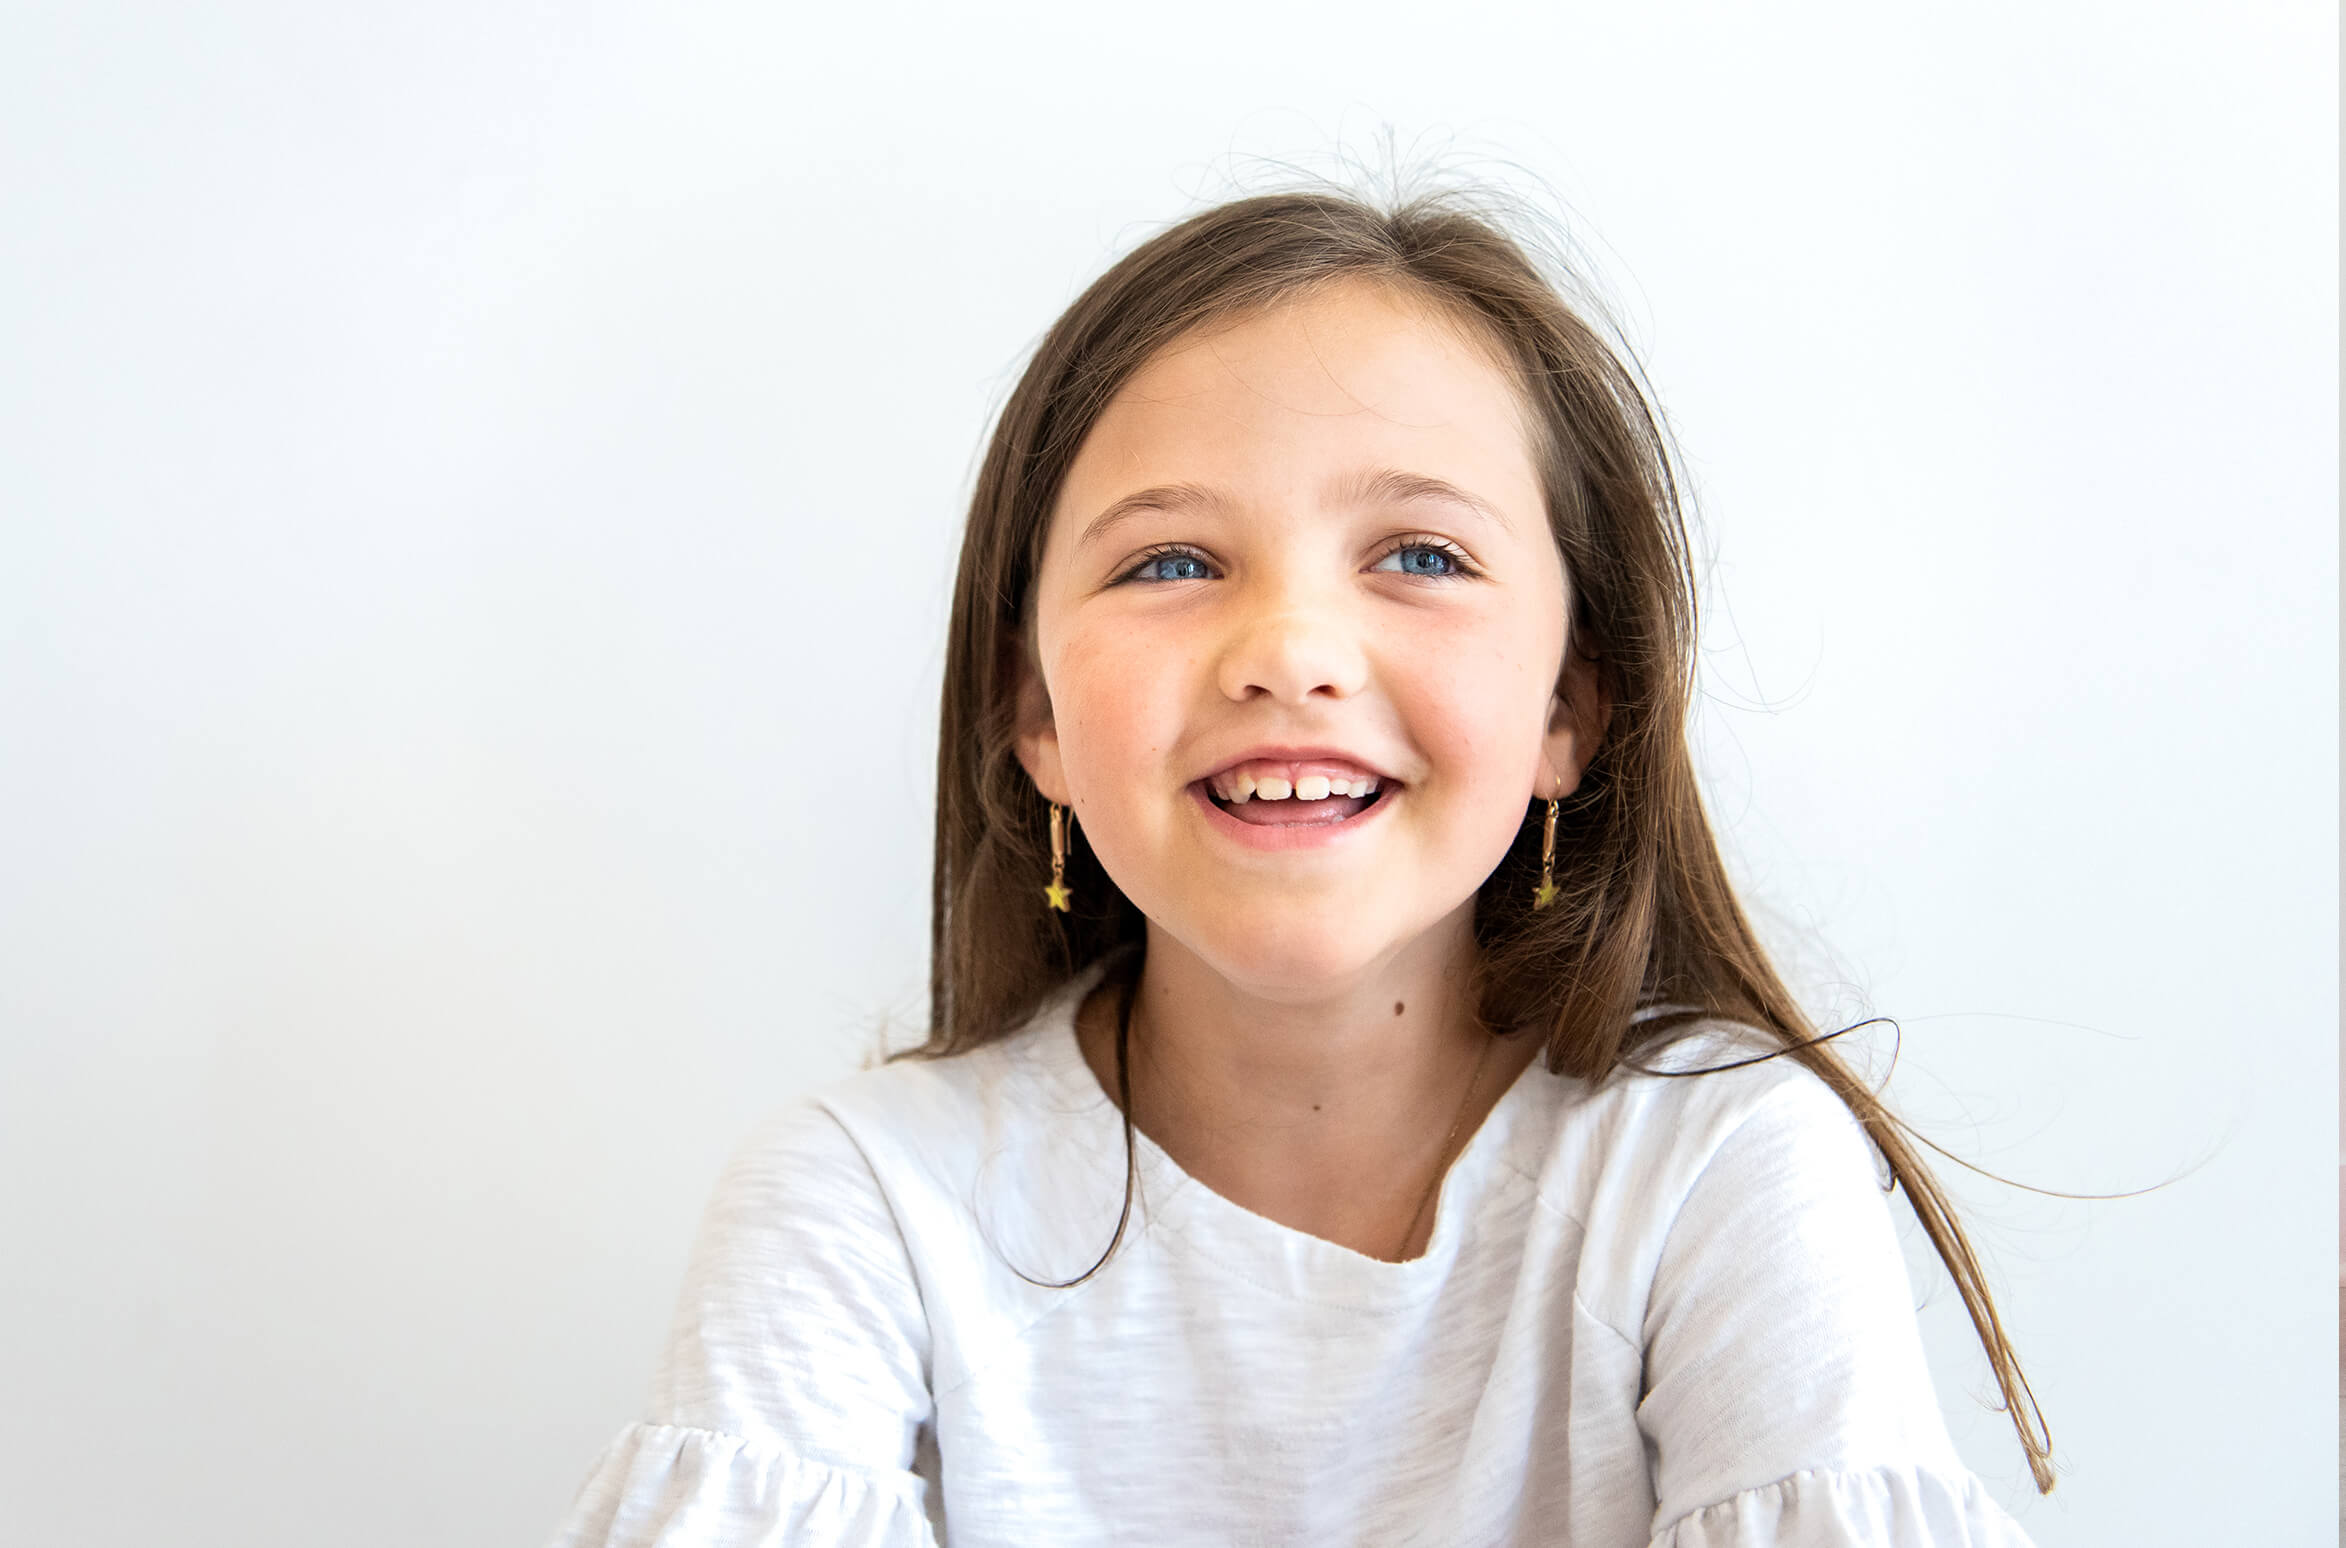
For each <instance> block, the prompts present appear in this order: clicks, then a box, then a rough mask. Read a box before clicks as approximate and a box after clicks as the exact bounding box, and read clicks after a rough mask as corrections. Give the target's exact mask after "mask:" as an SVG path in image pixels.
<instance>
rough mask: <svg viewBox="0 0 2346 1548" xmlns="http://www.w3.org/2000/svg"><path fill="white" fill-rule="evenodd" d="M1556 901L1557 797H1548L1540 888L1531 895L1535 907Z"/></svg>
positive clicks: (1542, 830)
mask: <svg viewBox="0 0 2346 1548" xmlns="http://www.w3.org/2000/svg"><path fill="white" fill-rule="evenodd" d="M1555 901H1556V798H1555V797H1554V796H1550V797H1548V821H1547V825H1546V826H1545V827H1543V828H1542V829H1541V830H1540V889H1539V891H1537V892H1535V893H1533V894H1532V895H1531V906H1532V907H1533V908H1546V907H1547V906H1548V905H1549V904H1551V903H1553V902H1555Z"/></svg>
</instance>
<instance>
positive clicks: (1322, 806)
mask: <svg viewBox="0 0 2346 1548" xmlns="http://www.w3.org/2000/svg"><path fill="white" fill-rule="evenodd" d="M1374 800H1376V797H1375V796H1373V795H1365V796H1333V795H1332V796H1329V797H1327V798H1326V799H1325V800H1319V801H1298V800H1296V799H1295V798H1294V797H1292V796H1290V797H1289V798H1288V799H1286V800H1284V801H1265V800H1263V799H1262V798H1260V797H1259V796H1258V797H1257V798H1255V799H1254V800H1251V801H1238V802H1216V803H1215V804H1216V805H1218V806H1220V807H1221V808H1222V810H1224V811H1226V812H1228V813H1229V814H1230V815H1231V816H1233V817H1235V818H1237V819H1238V820H1239V821H1240V822H1251V823H1253V824H1254V825H1255V826H1256V827H1258V828H1283V827H1308V826H1311V825H1313V824H1315V823H1329V822H1342V821H1343V820H1344V819H1345V818H1347V817H1352V816H1356V815H1358V814H1359V813H1361V812H1364V811H1366V810H1368V807H1369V803H1370V802H1372V801H1374Z"/></svg>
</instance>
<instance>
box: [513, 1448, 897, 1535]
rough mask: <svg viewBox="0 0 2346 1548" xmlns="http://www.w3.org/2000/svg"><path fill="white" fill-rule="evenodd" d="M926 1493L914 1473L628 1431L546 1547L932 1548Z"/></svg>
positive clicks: (601, 1460) (609, 1450)
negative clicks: (707, 1544) (714, 1544)
mask: <svg viewBox="0 0 2346 1548" xmlns="http://www.w3.org/2000/svg"><path fill="white" fill-rule="evenodd" d="M928 1488H929V1484H928V1480H926V1479H925V1478H922V1477H921V1476H920V1475H919V1474H918V1473H914V1472H909V1471H903V1470H897V1469H889V1468H857V1467H843V1466H839V1465H836V1464H833V1463H826V1462H815V1461H810V1460H809V1459H807V1458H805V1457H802V1456H798V1455H795V1454H793V1453H792V1452H791V1451H790V1450H789V1449H788V1448H786V1447H784V1446H781V1445H778V1444H775V1443H771V1442H765V1441H756V1440H745V1439H743V1438H742V1437H741V1436H738V1435H723V1434H719V1433H718V1432H716V1431H714V1430H696V1429H687V1428H685V1427H683V1426H681V1425H672V1424H635V1425H630V1426H628V1427H627V1428H626V1429H625V1430H622V1431H621V1432H620V1433H619V1436H618V1438H617V1439H616V1440H614V1441H612V1442H611V1444H610V1445H609V1446H608V1447H606V1448H604V1451H603V1454H602V1456H601V1457H600V1458H599V1459H598V1460H597V1461H596V1463H595V1467H594V1471H593V1472H591V1473H590V1474H588V1475H587V1481H586V1483H585V1484H584V1486H582V1487H581V1488H580V1490H579V1492H578V1498H577V1500H576V1501H575V1502H574V1503H573V1504H572V1506H571V1508H570V1516H569V1519H568V1520H567V1521H565V1522H564V1523H563V1526H562V1530H561V1531H560V1533H559V1534H557V1535H556V1537H555V1538H554V1544H553V1548H683V1545H686V1544H704V1543H723V1544H725V1545H727V1548H734V1545H739V1548H782V1545H784V1544H788V1545H790V1548H937V1539H936V1534H935V1533H934V1532H933V1531H932V1530H931V1529H930V1525H929V1517H928V1511H927V1504H928Z"/></svg>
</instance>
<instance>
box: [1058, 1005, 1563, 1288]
mask: <svg viewBox="0 0 2346 1548" xmlns="http://www.w3.org/2000/svg"><path fill="white" fill-rule="evenodd" d="M1107 967H1108V961H1107V959H1105V958H1103V959H1101V960H1099V961H1095V962H1093V963H1091V964H1090V965H1089V966H1087V967H1085V968H1084V969H1083V970H1082V971H1081V972H1079V973H1077V974H1076V975H1075V976H1074V977H1073V978H1071V979H1069V980H1068V981H1067V982H1066V983H1064V984H1062V985H1061V986H1060V987H1059V988H1058V989H1057V990H1056V991H1054V992H1053V996H1052V997H1051V998H1050V999H1049V1000H1046V1001H1045V1002H1044V1004H1043V1005H1042V1006H1041V1007H1040V1008H1039V1009H1038V1010H1037V1012H1036V1015H1035V1018H1034V1023H1033V1024H1032V1025H1031V1026H1030V1028H1029V1039H1028V1042H1029V1046H1030V1048H1031V1050H1032V1055H1033V1058H1034V1060H1035V1064H1036V1070H1037V1073H1038V1075H1039V1076H1040V1077H1041V1078H1042V1080H1043V1081H1044V1082H1045V1084H1046V1085H1047V1086H1048V1087H1049V1088H1050V1089H1051V1094H1052V1097H1053V1101H1052V1103H1051V1107H1052V1110H1053V1111H1054V1112H1055V1113H1057V1114H1059V1115H1061V1116H1062V1117H1063V1119H1064V1121H1065V1122H1067V1123H1069V1124H1071V1125H1074V1126H1075V1127H1076V1129H1077V1130H1078V1131H1079V1132H1078V1138H1079V1139H1080V1141H1081V1144H1080V1146H1079V1153H1080V1154H1082V1155H1085V1156H1087V1157H1091V1158H1095V1159H1096V1158H1099V1157H1106V1158H1107V1159H1108V1160H1109V1161H1111V1162H1112V1163H1113V1164H1114V1166H1115V1167H1116V1168H1117V1169H1118V1171H1119V1172H1120V1171H1121V1168H1122V1166H1123V1155H1124V1117H1123V1114H1122V1112H1121V1111H1120V1110H1119V1109H1118V1108H1117V1106H1116V1104H1115V1102H1114V1101H1113V1100H1111V1099H1110V1098H1109V1096H1108V1093H1107V1092H1106V1091H1105V1090H1103V1089H1102V1088H1101V1086H1100V1082H1099V1078H1098V1077H1097V1076H1095V1075H1094V1074H1093V1073H1092V1068H1091V1065H1090V1064H1088V1063H1087V1062H1085V1060H1084V1057H1083V1048H1082V1045H1081V1044H1080V1043H1078V1042H1077V1041H1076V1036H1075V1013H1076V1010H1077V1008H1078V1007H1080V1006H1081V1005H1082V1004H1083V1001H1084V998H1085V997H1086V996H1087V995H1089V994H1090V993H1091V991H1092V990H1093V989H1095V988H1096V987H1098V985H1099V983H1100V980H1101V977H1102V976H1103V974H1104V973H1105V972H1106V970H1107ZM1545 1073H1546V1064H1545V1061H1544V1060H1541V1059H1534V1060H1532V1061H1531V1062H1530V1063H1529V1064H1527V1065H1525V1066H1524V1067H1523V1069H1521V1070H1520V1071H1518V1072H1517V1073H1516V1076H1515V1079H1514V1081H1513V1083H1512V1084H1510V1085H1509V1086H1508V1088H1507V1089H1506V1091H1505V1092H1503V1093H1501V1095H1500V1097H1499V1100H1498V1101H1497V1102H1496V1103H1494V1104H1493V1105H1492V1107H1491V1110H1490V1111H1489V1112H1488V1113H1486V1114H1485V1115H1484V1116H1483V1121H1482V1123H1481V1124H1480V1125H1479V1126H1478V1127H1477V1128H1476V1129H1475V1131H1474V1133H1473V1134H1472V1135H1471V1136H1470V1137H1469V1138H1468V1139H1467V1142H1466V1146H1465V1148H1464V1149H1462V1150H1461V1151H1460V1152H1459V1153H1458V1156H1457V1158H1456V1159H1454V1160H1453V1161H1452V1162H1451V1163H1450V1167H1449V1169H1448V1170H1447V1171H1446V1172H1444V1173H1443V1175H1442V1182H1441V1186H1440V1189H1439V1191H1438V1193H1437V1195H1436V1197H1435V1201H1434V1225H1433V1231H1432V1234H1431V1236H1430V1237H1429V1239H1428V1241H1427V1243H1426V1248H1425V1251H1424V1252H1422V1253H1420V1254H1419V1255H1418V1256H1417V1257H1414V1258H1411V1259H1410V1260H1408V1261H1407V1262H1405V1263H1388V1262H1386V1261H1385V1260H1383V1259H1381V1258H1372V1257H1370V1256H1369V1255H1368V1254H1366V1253H1362V1252H1356V1251H1354V1250H1353V1249H1352V1248H1350V1247H1346V1246H1344V1245H1343V1244H1341V1243H1338V1242H1331V1241H1329V1240H1327V1239H1326V1238H1324V1237H1319V1236H1314V1235H1312V1234H1311V1233H1310V1232H1308V1231H1299V1230H1297V1229H1295V1228H1294V1227H1292V1226H1286V1225H1281V1224H1280V1223H1279V1222H1278V1221H1276V1220H1272V1219H1270V1218H1269V1217H1268V1216H1265V1215H1258V1214H1256V1213H1255V1212H1254V1211H1253V1210H1250V1209H1248V1208H1247V1207H1246V1206H1244V1205H1243V1204H1239V1203H1237V1202H1236V1201H1235V1200H1232V1199H1228V1198H1225V1197H1224V1196H1222V1195H1221V1194H1219V1193H1216V1192H1215V1191H1214V1190H1213V1189H1211V1188H1209V1187H1207V1186H1206V1185H1205V1184H1203V1183H1201V1182H1199V1181H1198V1180H1197V1179H1196V1178H1194V1177H1192V1176H1190V1175H1189V1174H1188V1173H1187V1172H1186V1171H1184V1170H1183V1169H1182V1167H1181V1165H1180V1163H1178V1162H1176V1161H1175V1160H1174V1159H1173V1157H1172V1156H1171V1155H1170V1154H1168V1153H1167V1152H1166V1151H1165V1149H1164V1148H1163V1147H1162V1146H1160V1145H1158V1144H1157V1142H1156V1141H1155V1140H1153V1139H1151V1138H1149V1136H1148V1135H1147V1134H1146V1133H1145V1132H1143V1131H1142V1130H1141V1129H1140V1128H1138V1127H1137V1126H1136V1127H1135V1128H1134V1129H1133V1131H1132V1138H1133V1149H1134V1154H1135V1156H1136V1158H1137V1161H1138V1164H1139V1169H1140V1174H1141V1189H1142V1198H1143V1201H1144V1202H1145V1206H1146V1215H1145V1218H1146V1219H1147V1220H1148V1221H1149V1222H1150V1224H1151V1225H1152V1226H1153V1227H1156V1228H1159V1229H1161V1230H1162V1231H1163V1232H1164V1236H1165V1241H1166V1244H1167V1245H1168V1246H1171V1247H1174V1248H1177V1249H1181V1250H1186V1251H1188V1252H1189V1253H1191V1255H1193V1256H1194V1257H1196V1258H1198V1259H1200V1260H1202V1261H1204V1262H1206V1263H1209V1264H1211V1265H1212V1266H1213V1267H1214V1268H1216V1269H1218V1270H1220V1271H1222V1272H1226V1273H1229V1274H1233V1275H1235V1276H1237V1277H1238V1278H1240V1279H1243V1280H1246V1281H1248V1282H1250V1283H1252V1284H1253V1285H1255V1286H1256V1287H1258V1288H1260V1289H1263V1290H1268V1291H1270V1292H1272V1293H1273V1294H1276V1295H1281V1296H1285V1297H1288V1298H1291V1299H1294V1300H1299V1301H1309V1302H1314V1303H1317V1304H1320V1305H1327V1306H1338V1307H1350V1308H1354V1309H1357V1310H1364V1311H1367V1310H1380V1309H1384V1308H1388V1307H1399V1306H1408V1305H1413V1304H1416V1303H1418V1302H1421V1301H1424V1300H1425V1299H1427V1298H1428V1297H1430V1296H1431V1295H1433V1294H1434V1293H1435V1292H1436V1291H1437V1290H1439V1289H1440V1288H1441V1286H1442V1284H1443V1283H1444V1281H1445V1280H1446V1279H1447V1278H1448V1277H1449V1274H1450V1271H1451V1267H1452V1265H1453V1264H1454V1263H1455V1262H1456V1261H1457V1259H1458V1256H1459V1254H1460V1252H1461V1251H1462V1250H1463V1249H1464V1248H1465V1247H1467V1246H1468V1245H1470V1244H1471V1242H1472V1241H1473V1240H1474V1238H1475V1237H1476V1235H1477V1231H1476V1227H1477V1225H1478V1223H1479V1221H1480V1218H1481V1216H1482V1214H1483V1213H1484V1207H1485V1205H1486V1204H1487V1203H1488V1202H1489V1201H1490V1197H1491V1194H1492V1187H1491V1186H1490V1184H1491V1183H1492V1181H1493V1178H1492V1174H1493V1172H1494V1170H1496V1171H1497V1172H1498V1173H1499V1181H1500V1182H1502V1183H1503V1182H1504V1181H1506V1180H1507V1179H1510V1178H1513V1177H1514V1173H1513V1172H1511V1171H1509V1170H1508V1169H1507V1168H1505V1167H1504V1166H1503V1165H1502V1164H1501V1158H1502V1156H1503V1155H1504V1154H1505V1152H1506V1150H1507V1145H1508V1139H1509V1136H1510V1135H1511V1134H1512V1133H1513V1132H1514V1130H1515V1129H1516V1127H1517V1123H1518V1120H1519V1118H1520V1115H1521V1111H1522V1108H1523V1106H1524V1104H1525V1103H1526V1102H1528V1101H1530V1100H1531V1097H1530V1096H1529V1094H1528V1093H1529V1092H1530V1090H1531V1088H1532V1086H1533V1082H1534V1079H1535V1077H1536V1076H1538V1075H1544V1074H1545ZM1121 1251H1122V1249H1119V1252H1120V1253H1121Z"/></svg>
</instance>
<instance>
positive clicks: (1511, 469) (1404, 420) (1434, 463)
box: [1054, 280, 1545, 531]
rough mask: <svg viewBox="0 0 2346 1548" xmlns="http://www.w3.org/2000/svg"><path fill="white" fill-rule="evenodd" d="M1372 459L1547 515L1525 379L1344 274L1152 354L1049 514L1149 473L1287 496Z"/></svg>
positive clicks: (1455, 328) (1486, 351) (1426, 313)
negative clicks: (1333, 281)
mask: <svg viewBox="0 0 2346 1548" xmlns="http://www.w3.org/2000/svg"><path fill="white" fill-rule="evenodd" d="M1371 468H1398V469H1403V470H1406V471H1407V472H1409V473H1412V474H1417V475H1422V476H1425V477H1428V478H1436V479H1442V480H1445V481H1447V482H1450V483H1453V484H1456V485H1458V486H1460V487H1461V488H1464V489H1467V490H1469V491H1471V492H1472V493H1474V494H1475V495H1477V496H1479V497H1480V498H1482V499H1483V500H1485V501H1487V502H1489V503H1491V504H1493V505H1495V506H1498V507H1499V508H1501V509H1502V510H1505V511H1507V512H1508V513H1509V515H1510V516H1511V517H1512V516H1516V515H1520V516H1521V517H1522V518H1523V519H1524V523H1525V527H1526V530H1531V531H1538V530H1541V529H1542V528H1544V526H1545V523H1544V522H1541V521H1538V520H1537V519H1536V518H1537V513H1538V510H1539V499H1540V497H1539V484H1538V475H1537V471H1536V468H1535V466H1534V462H1533V458H1532V453H1531V449H1530V438H1529V436H1528V435H1527V433H1526V420H1525V414H1524V405H1523V398H1522V393H1521V390H1520V388H1519V386H1518V383H1517V379H1516V376H1515V374H1514V373H1513V371H1512V370H1511V369H1510V368H1509V367H1508V366H1507V365H1505V364H1504V363H1503V362H1502V361H1501V360H1500V358H1499V357H1498V353H1497V347H1496V345H1495V344H1494V343H1493V342H1492V341H1491V340H1489V339H1488V338H1487V337H1485V336H1484V335H1482V334H1481V332H1480V330H1478V329H1476V328H1474V327H1473V326H1472V325H1471V324H1468V323H1466V322H1465V321H1463V320H1462V319H1460V318H1458V317H1456V316H1454V315H1453V314H1451V313H1449V312H1447V311H1445V310H1443V309H1440V308H1437V307H1435V306H1433V305H1431V304H1429V303H1427V302H1424V301H1421V300H1418V299H1416V298H1413V297H1410V296H1407V295H1405V294H1403V293H1401V292H1398V291H1395V290H1393V289H1391V288H1389V287H1386V286H1382V285H1378V284H1375V283H1373V282H1368V281H1357V280H1356V281H1346V282H1343V283H1339V284H1333V285H1329V286H1326V287H1322V288H1320V289H1318V290H1315V291H1312V292H1308V293H1306V294H1303V295H1300V296H1297V297H1293V298H1290V299H1288V300H1284V301H1281V302H1279V303H1276V304H1274V305H1272V306H1270V307H1267V308H1264V309H1260V310H1257V311H1253V312H1249V313H1246V314H1244V315H1241V316H1239V317H1237V318H1234V319H1225V320H1222V321H1219V322H1217V323H1214V324H1211V325H1209V326H1207V327H1205V328H1202V329H1199V330H1197V331H1196V332H1194V333H1191V334H1188V335H1185V336H1183V337H1182V338H1180V339H1177V340H1175V341H1174V342H1173V343H1172V344H1169V345H1167V346H1166V347H1165V348H1164V349H1162V350H1160V351H1158V352H1157V353H1156V354H1155V355H1153V356H1151V357H1150V358H1149V360H1148V361H1146V362H1145V363H1144V364H1143V365H1142V366H1141V368H1140V369H1139V370H1138V371H1136V372H1135V373H1134V374H1133V375H1132V377H1131V378H1130V379H1129V380H1127V381H1126V382H1125V384H1124V386H1123V387H1122V388H1121V389H1120V390H1119V391H1118V392H1117V394H1116V396H1115V397H1114V398H1113V399H1112V400H1111V401H1110V403H1109V405H1108V407H1107V409H1106V410H1105V411H1104V412H1103V413H1102V414H1101V416H1100V418H1099V421H1098V422H1097V423H1096V424H1095V425H1094V426H1093V427H1092V430H1091V433H1090V434H1089V435H1088V436H1086V437H1085V440H1084V444H1083V446H1082V448H1081V449H1080V450H1079V452H1078V453H1077V455H1076V458H1075V462H1074V464H1073V465H1072V466H1071V467H1070V468H1069V470H1068V474H1067V479H1066V482H1065V484H1064V485H1063V486H1062V488H1061V491H1060V498H1059V502H1058V503H1059V509H1058V512H1057V515H1058V516H1059V517H1062V518H1064V517H1069V516H1073V517H1075V518H1078V519H1079V520H1085V519H1088V517H1089V513H1090V512H1091V511H1094V510H1097V509H1098V508H1099V507H1101V506H1103V505H1104V504H1106V503H1107V502H1108V501H1111V500H1114V499H1116V498H1117V497H1118V496H1119V495H1121V494H1123V493H1125V492H1127V491H1128V490H1129V489H1131V488H1134V487H1139V486H1141V485H1145V484H1150V483H1155V482H1160V481H1166V482H1175V481H1178V482H1190V483H1199V484H1209V485H1214V486H1217V487H1220V488H1223V489H1226V490H1228V491H1229V492H1230V493H1231V494H1233V495H1234V496H1235V497H1237V498H1239V499H1240V500H1242V501H1246V502H1248V503H1252V502H1254V501H1258V500H1260V501H1272V502H1276V501H1283V500H1287V499H1290V498H1301V497H1304V496H1306V495H1307V492H1310V491H1316V490H1318V489H1321V488H1324V487H1326V486H1327V485H1328V484H1329V481H1330V476H1331V475H1340V474H1343V473H1347V472H1354V471H1360V470H1366V469H1371ZM1054 525H1057V523H1056V522H1055V523H1054Z"/></svg>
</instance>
